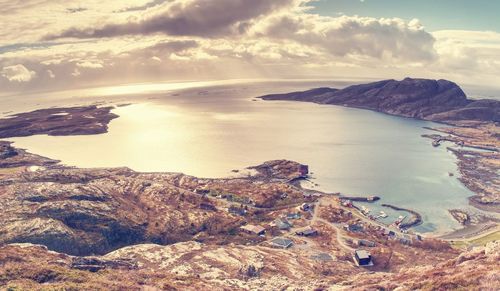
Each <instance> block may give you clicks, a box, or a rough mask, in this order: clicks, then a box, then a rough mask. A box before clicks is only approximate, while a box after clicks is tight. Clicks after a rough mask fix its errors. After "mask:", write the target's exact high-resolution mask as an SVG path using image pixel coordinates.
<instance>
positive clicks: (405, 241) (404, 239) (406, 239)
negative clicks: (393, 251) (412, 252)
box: [399, 235, 412, 245]
mask: <svg viewBox="0 0 500 291" xmlns="http://www.w3.org/2000/svg"><path fill="white" fill-rule="evenodd" d="M399 242H400V243H402V244H404V245H411V244H412V239H411V236H409V235H403V237H401V238H399Z"/></svg>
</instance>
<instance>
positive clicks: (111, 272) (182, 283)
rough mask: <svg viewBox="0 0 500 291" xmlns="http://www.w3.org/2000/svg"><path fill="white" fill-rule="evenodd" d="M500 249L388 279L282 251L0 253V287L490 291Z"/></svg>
mask: <svg viewBox="0 0 500 291" xmlns="http://www.w3.org/2000/svg"><path fill="white" fill-rule="evenodd" d="M499 259H500V244H499V243H498V242H496V243H489V244H488V245H487V246H486V247H478V248H475V249H473V250H470V251H467V252H464V253H462V254H461V255H460V256H458V257H455V258H453V259H450V260H447V261H444V262H440V263H436V264H429V265H425V266H414V267H409V268H405V269H402V270H400V271H399V272H396V273H387V272H369V271H365V270H363V269H360V268H356V267H354V266H352V265H351V264H348V263H345V262H338V261H323V262H322V261H317V260H316V261H315V260H314V259H312V258H310V257H304V256H297V255H296V254H295V253H294V252H292V251H289V250H280V249H272V248H266V247H261V246H235V245H231V246H225V247H221V246H214V245H206V244H203V243H197V242H184V243H176V244H172V245H168V246H161V245H153V244H146V245H135V246H131V247H126V248H122V249H120V250H117V251H115V252H112V253H109V254H107V255H105V256H94V257H74V256H69V255H65V254H60V253H55V252H50V251H48V250H47V249H46V248H45V247H43V246H35V245H30V244H14V245H7V246H3V247H0V286H7V287H8V288H12V290H18V289H19V290H40V289H44V290H207V289H211V290H497V289H496V288H497V287H498V286H499V284H500V278H499V275H498V260H499Z"/></svg>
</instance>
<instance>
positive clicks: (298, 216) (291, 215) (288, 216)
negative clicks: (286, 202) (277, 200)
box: [286, 212, 301, 219]
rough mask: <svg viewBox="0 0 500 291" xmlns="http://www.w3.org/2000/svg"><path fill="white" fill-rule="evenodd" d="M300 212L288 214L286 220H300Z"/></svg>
mask: <svg viewBox="0 0 500 291" xmlns="http://www.w3.org/2000/svg"><path fill="white" fill-rule="evenodd" d="M300 216H301V215H300V212H295V213H287V215H286V219H300Z"/></svg>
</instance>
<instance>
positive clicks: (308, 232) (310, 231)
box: [295, 227, 318, 236]
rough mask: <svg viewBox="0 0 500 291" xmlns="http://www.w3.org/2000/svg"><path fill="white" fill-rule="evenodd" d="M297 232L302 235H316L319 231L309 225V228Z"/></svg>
mask: <svg viewBox="0 0 500 291" xmlns="http://www.w3.org/2000/svg"><path fill="white" fill-rule="evenodd" d="M295 234H296V235H300V236H315V235H318V231H317V230H315V229H312V228H310V227H308V228H305V229H301V230H298V231H296V232H295Z"/></svg>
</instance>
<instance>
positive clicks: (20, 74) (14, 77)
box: [0, 64, 36, 82]
mask: <svg viewBox="0 0 500 291" xmlns="http://www.w3.org/2000/svg"><path fill="white" fill-rule="evenodd" d="M0 74H1V75H2V76H3V77H5V78H6V79H7V80H9V81H10V82H29V81H31V80H32V79H33V78H34V77H35V76H36V73H35V72H34V71H30V70H28V69H27V68H26V67H25V66H23V65H21V64H18V65H14V66H7V67H4V68H3V69H2V71H0Z"/></svg>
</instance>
